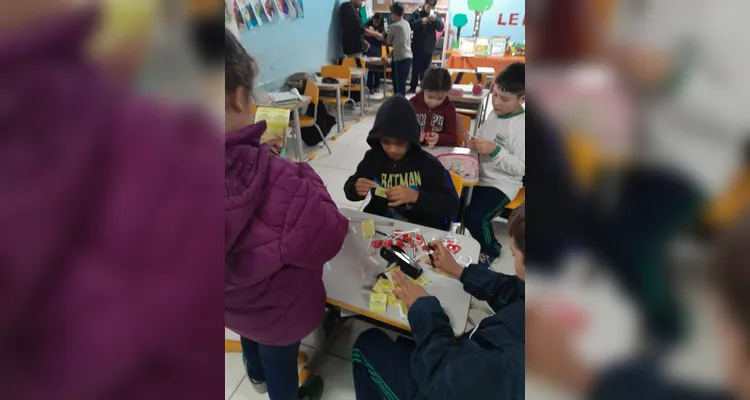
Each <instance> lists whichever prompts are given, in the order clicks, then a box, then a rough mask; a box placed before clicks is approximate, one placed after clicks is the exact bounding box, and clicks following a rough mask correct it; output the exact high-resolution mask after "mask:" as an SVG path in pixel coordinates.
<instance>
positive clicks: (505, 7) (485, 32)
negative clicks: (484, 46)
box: [449, 0, 526, 42]
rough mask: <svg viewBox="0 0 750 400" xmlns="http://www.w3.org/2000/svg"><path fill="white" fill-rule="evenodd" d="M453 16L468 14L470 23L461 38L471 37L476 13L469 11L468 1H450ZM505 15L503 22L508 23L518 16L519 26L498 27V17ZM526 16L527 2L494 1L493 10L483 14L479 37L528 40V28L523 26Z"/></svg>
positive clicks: (516, 40) (522, 0) (462, 32)
mask: <svg viewBox="0 0 750 400" xmlns="http://www.w3.org/2000/svg"><path fill="white" fill-rule="evenodd" d="M449 7H450V12H451V15H456V14H466V16H467V17H468V19H469V23H468V24H466V26H464V27H463V28H462V29H461V37H471V36H472V32H473V28H474V17H475V13H474V11H471V10H469V7H468V0H450V3H449ZM500 13H503V22H504V23H506V24H507V23H508V20H509V17H510V14H518V26H502V25H498V17H499V15H500ZM525 15H526V0H494V2H493V5H492V8H490V9H489V10H487V11H485V12H484V13H483V14H482V21H481V24H480V25H479V36H480V37H486V38H491V37H493V36H510V40H511V41H512V42H522V41H524V40H526V27H525V26H523V25H522V23H523V18H524V16H525Z"/></svg>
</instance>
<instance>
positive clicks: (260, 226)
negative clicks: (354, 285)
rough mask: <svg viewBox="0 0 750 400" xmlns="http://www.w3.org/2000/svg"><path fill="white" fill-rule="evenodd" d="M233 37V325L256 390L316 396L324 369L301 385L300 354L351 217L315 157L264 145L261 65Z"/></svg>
mask: <svg viewBox="0 0 750 400" xmlns="http://www.w3.org/2000/svg"><path fill="white" fill-rule="evenodd" d="M225 36H226V38H225V40H226V42H225V43H226V44H225V58H226V59H225V68H226V76H225V90H226V98H225V105H226V114H225V115H226V121H225V126H226V131H227V135H226V140H225V158H226V163H225V187H226V198H225V203H224V204H225V205H224V226H225V227H224V231H225V235H224V240H225V252H226V267H225V268H226V284H225V298H226V309H225V310H226V311H225V323H226V326H227V328H229V329H231V330H232V331H234V332H237V333H238V334H239V335H240V336H241V337H242V340H241V342H242V353H243V356H244V359H245V361H246V366H247V374H248V377H249V378H250V381H251V383H252V384H253V387H254V388H255V389H256V390H257V391H258V392H261V393H262V392H265V391H266V390H267V391H268V394H269V397H270V398H271V399H272V400H277V399H278V400H292V399H317V398H320V395H321V394H322V386H323V385H322V380H321V379H320V378H319V377H313V378H311V379H309V380H308V381H307V383H306V384H305V385H303V387H302V388H300V389H299V391H298V389H297V385H298V383H297V352H298V351H299V346H300V341H301V340H302V338H304V337H305V336H307V335H308V334H310V333H311V332H312V331H313V330H314V329H315V327H316V326H317V325H318V324H319V323H320V322H321V321H322V319H323V316H324V313H325V301H326V300H325V299H326V294H325V288H324V287H323V280H322V276H323V264H325V262H327V261H328V260H330V259H332V258H333V257H334V256H335V255H336V254H337V253H338V252H339V250H340V249H341V246H342V245H343V243H344V237H345V235H346V231H347V227H348V221H347V220H346V218H345V217H343V216H342V215H341V214H340V213H339V212H338V209H337V207H336V205H335V204H334V202H333V201H332V200H331V196H330V195H329V194H328V192H327V190H326V188H325V186H324V185H323V182H322V181H321V179H320V177H319V176H318V175H317V174H316V173H315V172H314V171H313V169H312V168H311V167H310V166H309V165H307V164H304V163H293V162H290V161H288V160H285V159H283V158H281V157H279V156H278V155H277V154H276V152H275V151H273V149H272V148H271V147H270V146H269V145H268V144H263V145H261V144H260V143H259V140H260V136H261V134H263V132H264V131H265V129H266V124H265V122H260V123H258V124H252V113H251V108H252V101H251V91H252V87H253V78H254V75H255V63H254V61H253V59H252V58H251V57H250V56H249V55H248V54H247V53H246V52H245V50H244V49H243V47H242V45H240V43H239V42H238V41H237V40H236V39H235V37H234V35H232V34H231V33H230V32H229V31H226V35H225Z"/></svg>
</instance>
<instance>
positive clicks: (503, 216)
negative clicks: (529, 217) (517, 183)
mask: <svg viewBox="0 0 750 400" xmlns="http://www.w3.org/2000/svg"><path fill="white" fill-rule="evenodd" d="M525 201H526V186H524V187H522V188H521V190H520V191H519V192H518V194H517V195H516V198H515V199H513V201H511V202H510V203H508V204H506V205H505V208H503V211H501V212H500V214H499V215H498V216H496V217H495V218H493V219H492V220H493V221H497V222H508V218H510V214H511V213H512V212H513V210H515V209H516V208H518V207H520V206H521V204H523V203H524V202H525Z"/></svg>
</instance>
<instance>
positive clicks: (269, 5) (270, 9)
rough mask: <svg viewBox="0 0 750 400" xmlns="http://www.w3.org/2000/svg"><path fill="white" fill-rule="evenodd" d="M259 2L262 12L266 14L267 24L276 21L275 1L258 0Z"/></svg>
mask: <svg viewBox="0 0 750 400" xmlns="http://www.w3.org/2000/svg"><path fill="white" fill-rule="evenodd" d="M257 2H259V3H261V5H262V10H263V12H265V15H266V20H267V22H273V21H274V20H275V19H276V7H275V6H274V5H273V3H274V0H257ZM256 10H257V6H256ZM263 22H266V21H263Z"/></svg>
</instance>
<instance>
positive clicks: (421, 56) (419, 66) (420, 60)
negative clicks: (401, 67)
mask: <svg viewBox="0 0 750 400" xmlns="http://www.w3.org/2000/svg"><path fill="white" fill-rule="evenodd" d="M431 62H432V54H427V53H419V52H415V53H414V66H413V67H412V69H411V84H410V85H409V86H410V89H411V90H413V91H416V90H417V86H419V81H421V80H422V77H424V73H425V71H427V68H429V67H430V63H431Z"/></svg>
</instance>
